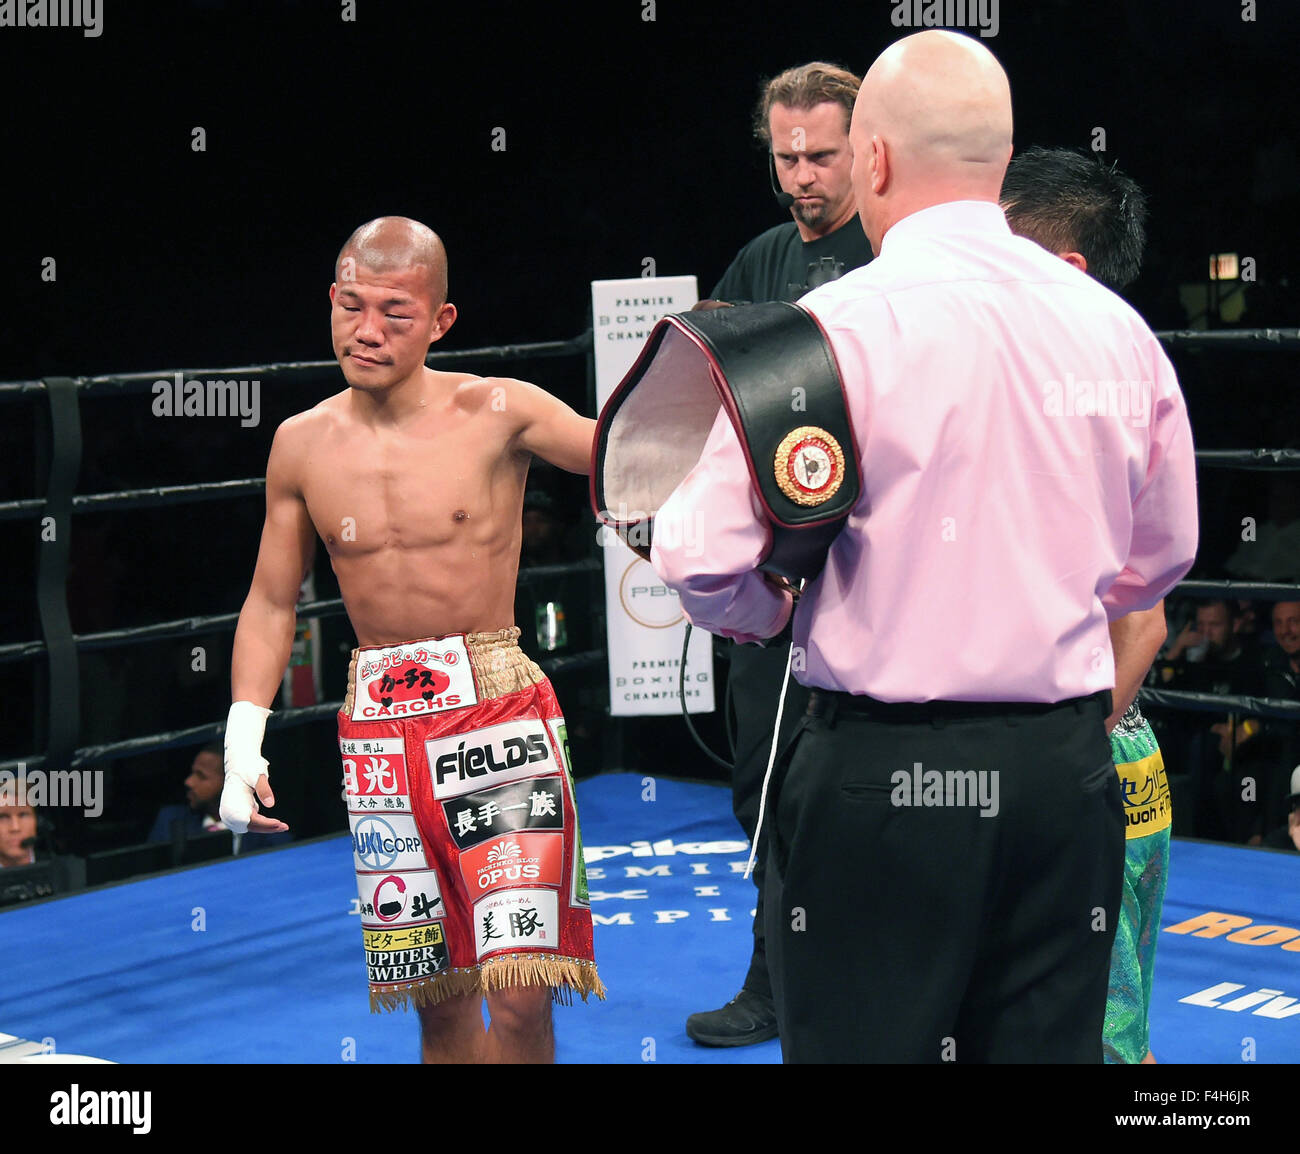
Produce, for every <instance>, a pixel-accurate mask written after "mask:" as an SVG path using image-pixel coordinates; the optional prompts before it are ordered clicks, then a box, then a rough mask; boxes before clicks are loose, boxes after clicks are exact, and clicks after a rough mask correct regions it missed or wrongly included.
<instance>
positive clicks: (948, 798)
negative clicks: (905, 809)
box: [889, 761, 998, 817]
mask: <svg viewBox="0 0 1300 1154" xmlns="http://www.w3.org/2000/svg"><path fill="white" fill-rule="evenodd" d="M889 782H890V784H891V785H892V786H893V787H894V788H893V789H892V790H891V791H890V794H889V800H890V802H891V803H892V804H894V805H896V806H917V807H920V806H944V807H965V806H970V807H977V808H978V809H979V811H980V817H997V816H998V771H997V770H996V769H946V770H938V769H924V768H922V765H921V763H920V762H919V761H915V762H913V763H912V768H911V769H910V770H908V769H899V770H895V771H894V773H892V774H891V775H890V777H889Z"/></svg>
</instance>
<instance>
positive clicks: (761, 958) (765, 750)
mask: <svg viewBox="0 0 1300 1154" xmlns="http://www.w3.org/2000/svg"><path fill="white" fill-rule="evenodd" d="M730 649H731V670H730V673H729V674H728V676H729V677H730V679H731V700H732V704H733V706H734V708H735V711H736V768H735V769H734V770H733V771H732V775H731V807H732V812H734V813H735V815H736V820H737V821H738V822H740V826H741V828H742V829H743V830H744V831H745V836H746V837H747V838H749V839H750V841H753V840H754V833H755V826H756V825H757V824H758V803H759V798H760V795H761V794H762V791H763V775H764V774H765V773H766V772H767V759H768V756H769V754H770V752H771V748H772V734H773V732H774V731H775V729H776V710H777V704H778V702H779V701H780V698H781V681H782V678H783V677H784V676H785V665H786V661H787V660H788V659H789V656H790V646H789V644H788V643H787V644H785V645H773V646H769V647H768V648H762V647H760V646H758V645H735V644H733V645H731V647H730ZM807 708H808V690H807V689H806V688H804V686H802V685H800V684H799V682H797V681H796V680H795V679H794V676H793V675H791V677H790V684H789V687H788V688H787V690H786V701H785V711H784V712H783V713H782V715H781V741H782V742H783V743H784V742H787V741H788V740H789V739H790V737H792V736H793V734H794V732H795V730H796V728H798V725H799V722H800V721H801V720H802V719H803V715H804V713H805V711H806V710H807ZM769 804H770V803H769ZM766 862H767V854H766V847H764V846H761V845H760V846H759V850H758V856H757V857H756V858H755V859H754V872H753V873H752V874H751V875H750V876H751V877H752V878H753V880H754V884H755V885H756V886H757V887H758V895H757V902H756V904H755V906H754V910H755V913H754V950H753V953H752V954H751V956H750V961H749V972H748V973H747V974H746V975H745V981H744V986H745V988H746V989H747V990H751V991H752V992H754V993H756V994H763V995H765V996H769V997H770V996H771V993H772V984H771V980H770V979H769V977H768V967H767V949H766V941H765V934H764V929H763V880H764V875H765V873H766V869H765V867H766Z"/></svg>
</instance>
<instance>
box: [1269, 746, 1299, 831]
mask: <svg viewBox="0 0 1300 1154" xmlns="http://www.w3.org/2000/svg"><path fill="white" fill-rule="evenodd" d="M1287 801H1288V803H1289V805H1290V809H1291V812H1290V813H1289V814H1288V815H1287V819H1286V824H1285V825H1279V826H1278V827H1277V828H1276V829H1273V830H1271V831H1270V832H1269V833H1268V834H1266V835H1265V837H1264V840H1263V844H1264V845H1265V846H1267V847H1268V848H1269V849H1291V850H1300V765H1297V766H1296V767H1295V769H1293V770H1292V771H1291V796H1290V797H1289V798H1288V799H1287Z"/></svg>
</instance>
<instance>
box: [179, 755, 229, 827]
mask: <svg viewBox="0 0 1300 1154" xmlns="http://www.w3.org/2000/svg"><path fill="white" fill-rule="evenodd" d="M225 781H226V767H225V754H224V751H223V750H222V747H221V746H220V745H205V746H204V747H203V748H202V749H200V750H199V752H198V753H196V754H195V755H194V760H193V761H192V762H191V763H190V772H189V776H188V777H187V778H186V779H185V799H186V800H187V801H188V802H189V803H190V809H192V810H194V811H195V812H197V813H211V814H214V815H215V814H216V813H217V812H218V811H219V810H220V808H221V788H222V786H223V785H225Z"/></svg>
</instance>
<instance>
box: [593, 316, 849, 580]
mask: <svg viewBox="0 0 1300 1154" xmlns="http://www.w3.org/2000/svg"><path fill="white" fill-rule="evenodd" d="M719 408H722V409H724V410H725V411H726V413H727V416H728V417H729V418H730V420H731V424H732V427H733V428H734V429H735V431H736V435H737V437H738V438H739V440H740V445H741V448H742V449H743V450H744V453H745V459H746V462H747V463H748V465H749V475H750V480H751V483H752V485H753V487H754V493H755V494H756V496H757V498H758V501H759V503H760V506H761V508H762V511H763V515H764V516H765V517H766V519H767V521H768V523H769V525H770V526H771V529H772V547H771V549H770V551H769V552H768V554H767V556H766V557H765V558H764V560H763V562H762V564H761V565H760V566H759V567H760V568H762V569H766V570H770V571H771V572H773V573H777V574H780V575H781V576H783V577H789V578H791V579H795V580H798V579H800V578H811V577H815V576H816V575H817V574H818V573H820V572H821V569H822V566H823V565H825V563H826V554H827V551H828V550H829V549H830V545H831V542H832V541H833V540H834V538H835V536H836V534H837V533H839V531H840V529H841V528H842V527H843V524H844V521H845V520H846V519H847V517H848V515H849V513H850V511H851V510H852V509H853V506H854V505H855V504H856V503H857V500H858V496H859V493H860V491H861V486H862V481H861V474H860V471H859V466H858V459H857V450H856V449H855V447H854V443H853V434H852V431H851V429H850V426H849V416H848V409H847V406H846V404H845V401H844V389H843V386H842V384H841V381H840V374H839V370H838V368H837V367H836V364H835V357H834V354H833V353H832V352H831V348H830V345H829V343H828V342H827V340H826V335H825V334H824V333H823V332H822V329H821V326H820V325H819V324H818V323H817V321H816V320H815V319H814V317H813V316H812V314H811V313H809V312H808V311H807V310H806V309H804V308H801V307H800V306H799V305H796V304H786V303H771V304H753V305H739V306H737V307H735V308H717V309H713V310H712V311H708V312H689V313H675V314H672V315H670V316H666V317H663V318H662V319H661V320H660V321H659V322H658V323H657V324H656V325H655V327H654V330H653V331H652V332H651V334H650V338H649V340H648V341H647V342H646V345H645V348H644V349H642V350H641V354H640V356H639V357H638V358H637V360H636V363H635V364H634V365H633V366H632V368H631V370H630V371H629V372H628V374H627V376H625V377H624V378H623V380H622V381H621V382H620V383H619V386H618V388H617V389H615V390H614V393H613V395H612V396H611V397H610V398H609V400H608V401H607V402H606V404H605V407H604V409H603V410H602V412H601V414H600V419H599V421H598V422H597V427H596V447H595V458H596V459H595V464H594V467H593V469H592V472H591V503H592V508H593V510H594V511H595V513H596V517H597V518H598V519H599V520H600V521H601V522H602V523H603V524H605V525H607V526H608V527H609V528H610V529H612V530H614V531H615V532H616V533H618V535H619V536H620V537H622V538H623V540H624V541H626V542H627V544H628V545H629V546H630V547H631V548H632V550H633V551H634V552H636V553H638V554H639V555H640V556H642V557H644V558H646V559H649V556H650V543H651V541H652V539H653V533H654V517H655V514H656V513H657V512H658V510H659V509H660V508H662V507H663V505H664V502H665V501H667V499H668V497H669V495H670V494H671V493H672V492H673V490H674V489H676V488H677V486H678V485H679V484H681V482H682V481H683V480H684V479H685V477H686V475H687V474H688V473H689V472H690V471H691V469H693V468H694V467H695V465H696V463H697V462H698V461H699V459H700V455H701V453H702V452H703V450H704V444H705V442H706V441H707V440H708V436H709V431H710V430H711V429H712V427H713V423H714V421H715V419H716V418H717V415H718V410H719Z"/></svg>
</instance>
